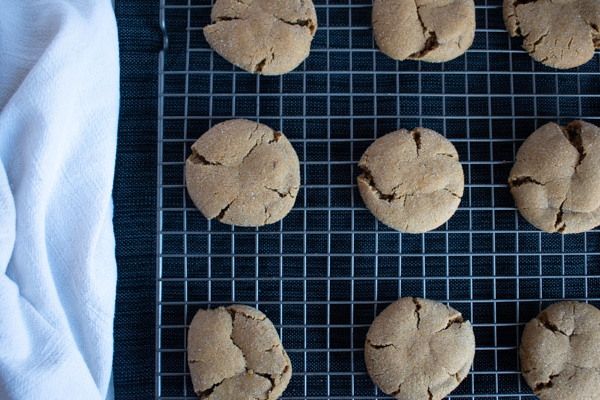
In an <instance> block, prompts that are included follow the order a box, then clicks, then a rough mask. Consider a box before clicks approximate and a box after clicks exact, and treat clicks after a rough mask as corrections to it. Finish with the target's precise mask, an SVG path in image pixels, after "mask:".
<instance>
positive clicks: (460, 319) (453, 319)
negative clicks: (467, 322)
mask: <svg viewBox="0 0 600 400" xmlns="http://www.w3.org/2000/svg"><path fill="white" fill-rule="evenodd" d="M463 322H464V320H463V317H462V315H461V314H458V315H455V316H453V317H451V318H448V323H447V324H446V326H445V327H444V328H442V329H440V330H439V332H442V331H445V330H448V329H449V328H450V327H451V326H452V325H455V324H459V325H460V324H462V323H463Z"/></svg>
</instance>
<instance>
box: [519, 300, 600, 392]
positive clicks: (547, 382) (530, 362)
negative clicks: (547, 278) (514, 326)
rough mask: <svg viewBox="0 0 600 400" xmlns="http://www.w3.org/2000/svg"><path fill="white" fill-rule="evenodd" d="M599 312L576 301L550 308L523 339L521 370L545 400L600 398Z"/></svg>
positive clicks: (537, 318)
mask: <svg viewBox="0 0 600 400" xmlns="http://www.w3.org/2000/svg"><path fill="white" fill-rule="evenodd" d="M598 343H600V310H598V309H597V308H596V307H594V306H592V305H589V304H586V303H579V302H577V301H563V302H560V303H556V304H553V305H551V306H550V307H548V308H546V309H545V310H544V311H542V312H541V313H540V314H539V315H538V316H537V317H536V318H534V319H532V320H531V321H530V322H529V323H528V324H527V325H526V326H525V330H524V331H523V337H522V339H521V369H522V370H523V375H524V376H525V380H526V381H527V383H528V384H529V386H530V387H531V389H532V390H533V392H534V393H535V394H536V395H537V396H538V397H539V398H540V399H542V400H565V399H569V400H592V399H597V398H599V396H600V346H598Z"/></svg>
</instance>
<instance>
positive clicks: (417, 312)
mask: <svg viewBox="0 0 600 400" xmlns="http://www.w3.org/2000/svg"><path fill="white" fill-rule="evenodd" d="M412 302H413V303H414V305H415V314H416V315H417V329H419V327H420V325H421V313H420V312H419V311H420V310H421V307H422V306H421V303H419V300H417V299H416V298H414V297H413V299H412Z"/></svg>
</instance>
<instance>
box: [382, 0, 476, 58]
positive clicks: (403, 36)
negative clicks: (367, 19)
mask: <svg viewBox="0 0 600 400" xmlns="http://www.w3.org/2000/svg"><path fill="white" fill-rule="evenodd" d="M372 18H373V33H374V35H375V41H376V42H377V46H378V47H379V49H380V50H381V51H382V52H383V53H384V54H386V55H388V56H390V57H391V58H393V59H396V60H405V59H407V58H409V59H413V60H423V61H430V62H443V61H448V60H452V59H454V58H456V57H458V56H460V55H461V54H463V53H464V52H465V51H466V50H467V49H468V48H469V47H470V46H471V44H472V43H473V38H474V36H475V4H474V2H473V0H374V2H373V17H372Z"/></svg>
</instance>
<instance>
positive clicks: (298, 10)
mask: <svg viewBox="0 0 600 400" xmlns="http://www.w3.org/2000/svg"><path fill="white" fill-rule="evenodd" d="M211 19H212V21H213V24H211V25H207V26H206V27H205V28H204V36H205V37H206V40H207V41H208V44H210V46H211V47H212V48H213V49H214V50H215V51H217V53H219V54H220V55H221V56H222V57H223V58H225V59H226V60H228V61H230V62H231V63H233V64H235V65H237V66H238V67H240V68H242V69H244V70H246V71H248V72H255V73H260V74H265V75H280V74H284V73H286V72H289V71H291V70H293V69H294V68H296V67H297V66H298V65H299V64H300V63H301V62H302V61H303V60H304V59H305V58H306V57H307V56H308V53H309V51H310V43H311V41H312V38H313V36H314V34H315V31H316V29H317V14H316V12H315V7H314V5H313V3H312V1H311V0H217V1H216V2H215V5H214V6H213V8H212V12H211Z"/></svg>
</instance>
